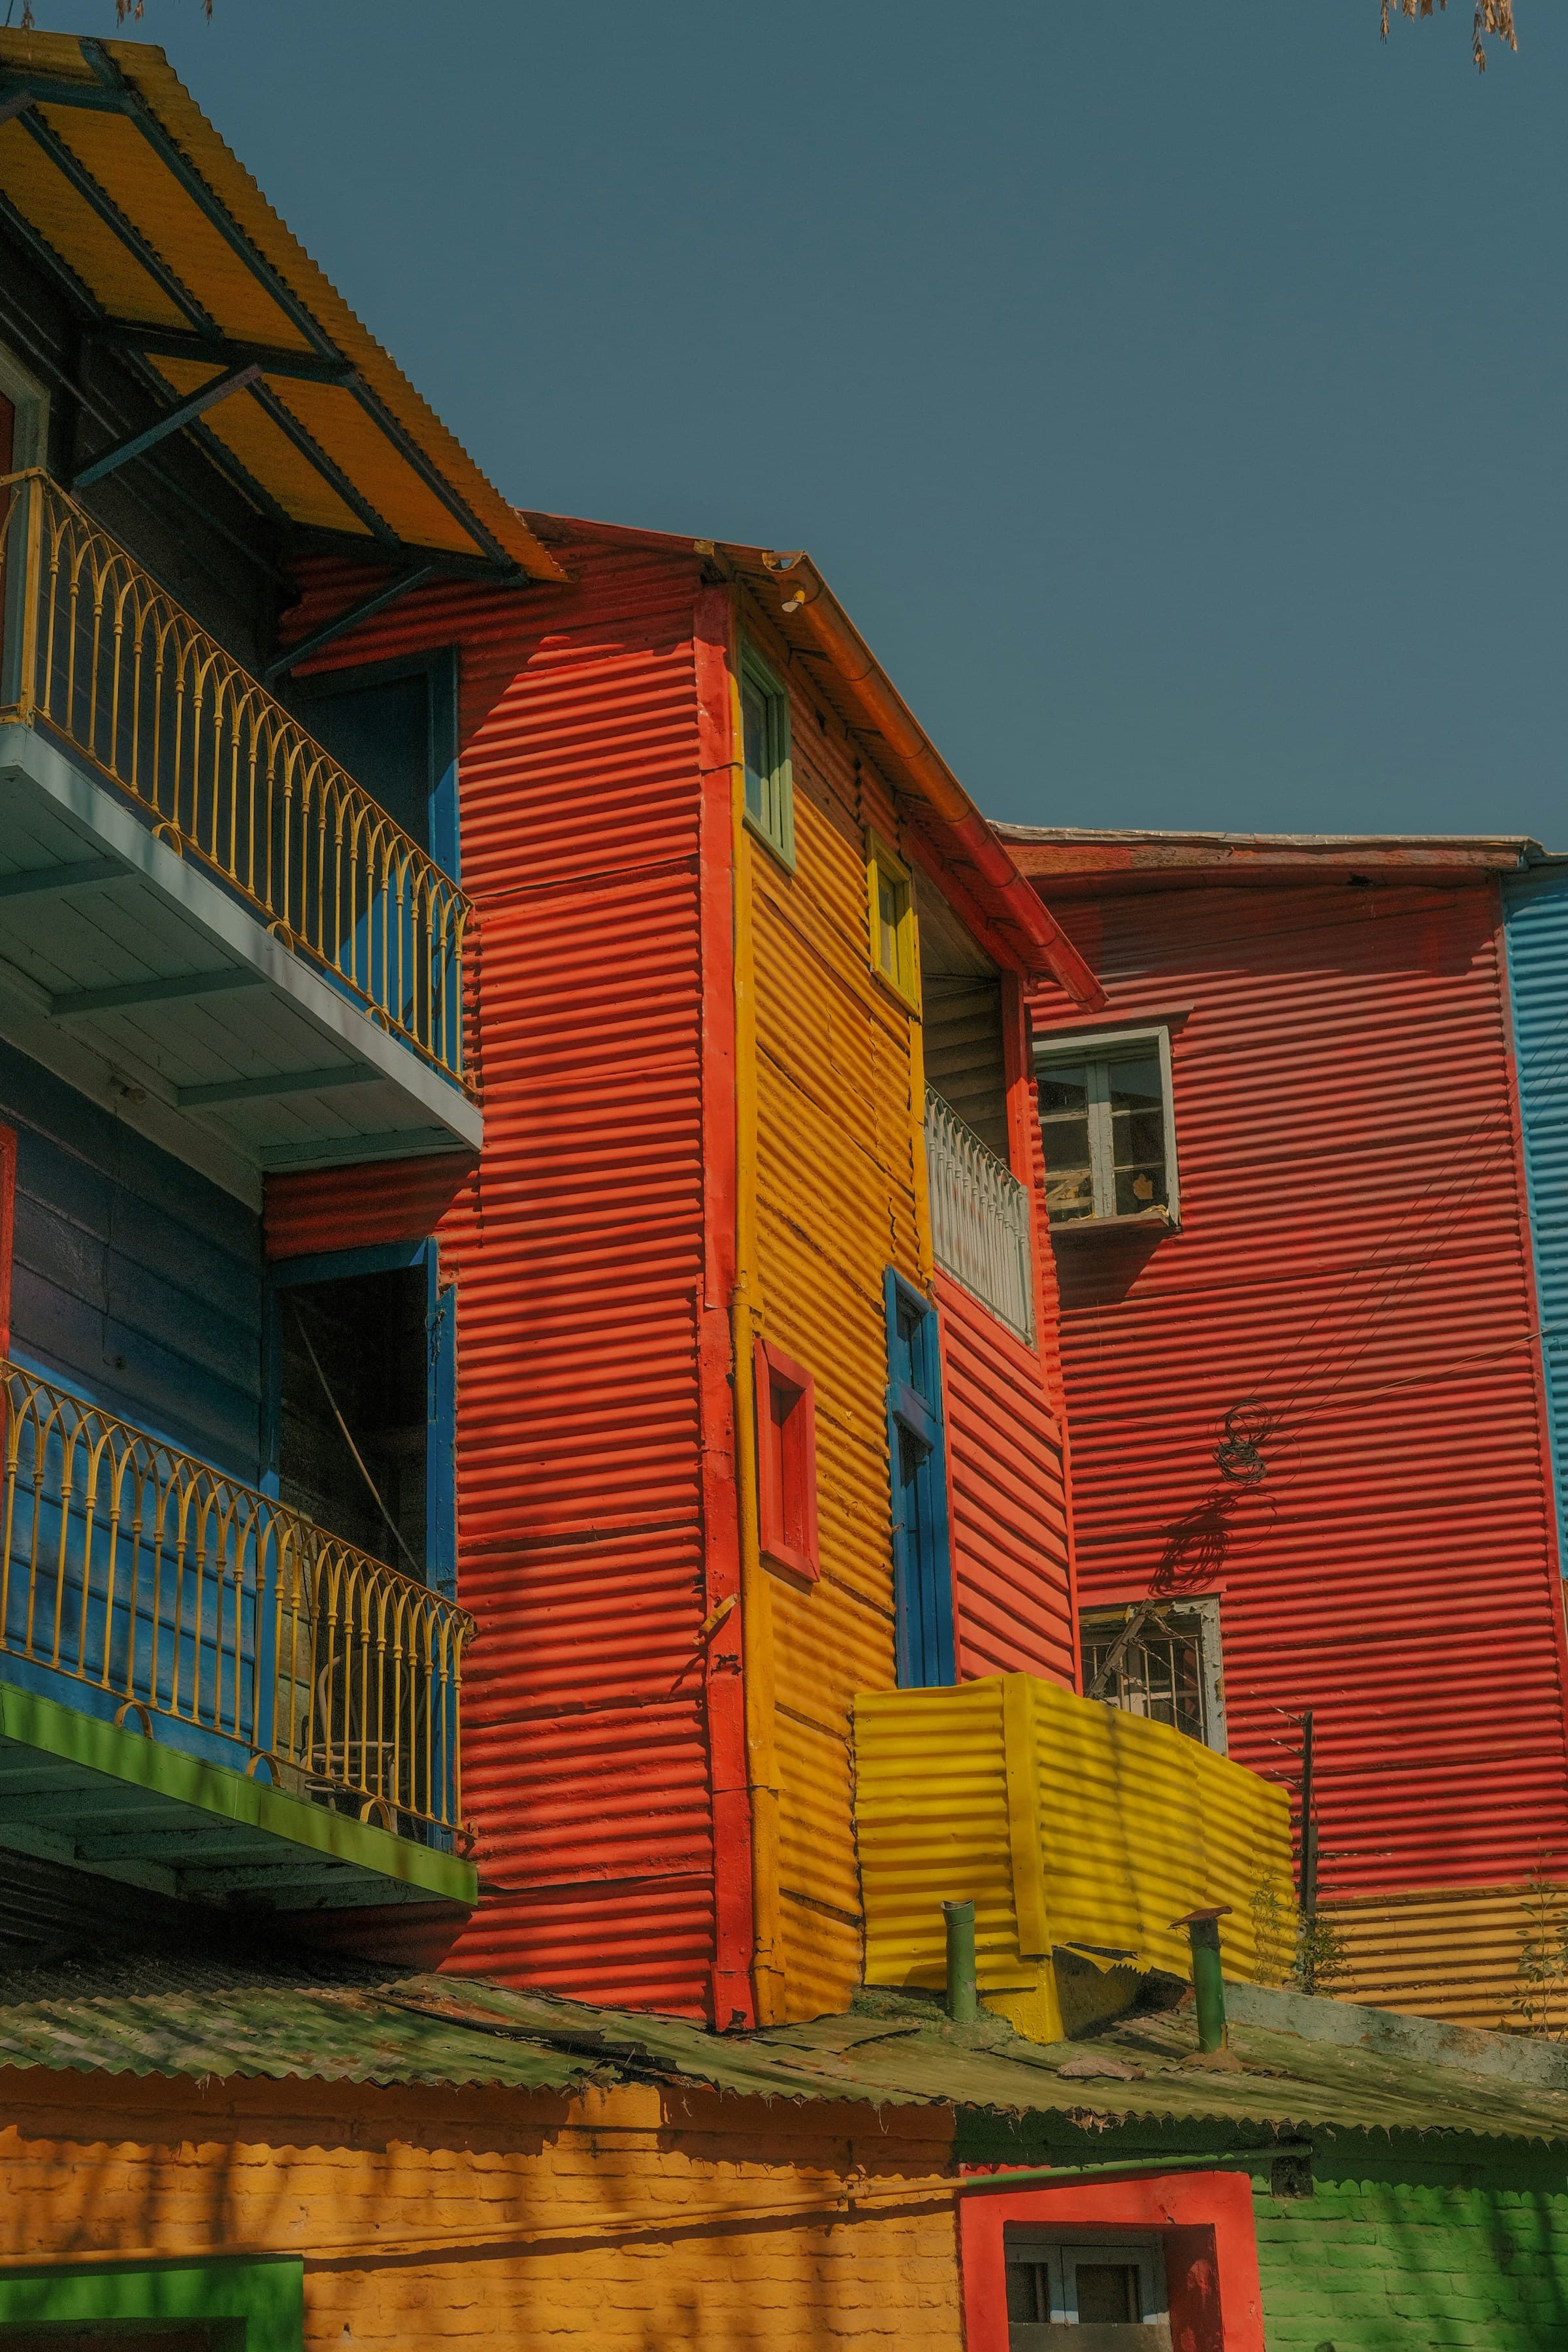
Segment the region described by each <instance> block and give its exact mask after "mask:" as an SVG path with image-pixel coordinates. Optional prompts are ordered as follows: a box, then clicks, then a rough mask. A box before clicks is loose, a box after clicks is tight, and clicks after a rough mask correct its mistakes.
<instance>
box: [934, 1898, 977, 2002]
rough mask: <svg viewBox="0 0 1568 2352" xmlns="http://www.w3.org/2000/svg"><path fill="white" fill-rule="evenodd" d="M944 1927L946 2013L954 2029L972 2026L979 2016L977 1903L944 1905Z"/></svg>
mask: <svg viewBox="0 0 1568 2352" xmlns="http://www.w3.org/2000/svg"><path fill="white" fill-rule="evenodd" d="M942 1925H943V1926H944V1927H945V1928H946V1929H947V2013H948V2015H949V2017H951V2018H952V2021H953V2023H954V2025H973V2023H974V2021H975V2019H976V2018H977V2017H978V2016H979V2014H980V1994H979V1990H978V1988H977V1986H976V1984H975V1980H974V1902H973V1896H966V1897H965V1898H964V1900H963V1902H962V1903H944V1904H943V1905H942Z"/></svg>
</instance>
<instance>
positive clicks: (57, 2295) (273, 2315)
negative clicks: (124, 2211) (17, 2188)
mask: <svg viewBox="0 0 1568 2352" xmlns="http://www.w3.org/2000/svg"><path fill="white" fill-rule="evenodd" d="M26 2261H27V2258H26V2254H23V2255H21V2256H20V2257H19V2258H16V2259H15V2260H14V2262H13V2263H12V2265H11V2266H10V2267H9V2268H8V2271H7V2274H6V2275H5V2277H4V2278H0V2327H5V2328H10V2327H48V2328H54V2327H62V2328H63V2327H68V2328H74V2329H97V2328H123V2329H125V2330H126V2331H127V2332H128V2333H130V2332H135V2331H138V2330H146V2329H147V2328H149V2327H153V2328H159V2327H162V2328H169V2327H191V2326H205V2328H206V2329H207V2330H208V2335H209V2341H210V2342H211V2343H212V2344H213V2345H214V2346H215V2347H217V2352H300V2345H301V2344H302V2343H303V2341H304V2329H305V2265H304V2263H303V2262H302V2261H301V2259H300V2256H299V2255H298V2254H292V2255H289V2254H280V2255H272V2256H268V2255H256V2254H251V2255H235V2256H231V2257H228V2258H226V2259H225V2258H223V2257H217V2258H215V2259H213V2260H211V2261H201V2260H196V2261H193V2260H192V2259H191V2257H190V2256H189V2255H184V2256H172V2257H170V2258H169V2259H167V2260H166V2261H163V2262H158V2261H152V2262H148V2261H140V2262H139V2261H137V2260H136V2259H135V2258H134V2257H131V2258H128V2259H127V2260H125V2261H123V2262H116V2261H112V2260H110V2261H107V2262H106V2261H102V2260H100V2261H97V2262H92V2263H90V2264H89V2263H88V2262H84V2263H83V2264H82V2266H81V2267H80V2268H79V2269H75V2268H72V2267H71V2266H69V2264H58V2265H57V2264H53V2263H51V2265H50V2267H49V2268H48V2269H47V2271H42V2272H40V2271H37V2270H35V2271H33V2272H31V2273H29V2272H28V2270H27V2267H26Z"/></svg>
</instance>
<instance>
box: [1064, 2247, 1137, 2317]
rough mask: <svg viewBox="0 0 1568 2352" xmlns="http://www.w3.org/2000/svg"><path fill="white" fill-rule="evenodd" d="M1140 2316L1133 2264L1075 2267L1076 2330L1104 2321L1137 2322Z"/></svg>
mask: <svg viewBox="0 0 1568 2352" xmlns="http://www.w3.org/2000/svg"><path fill="white" fill-rule="evenodd" d="M1142 2316H1143V2298H1142V2295H1141V2294H1140V2293H1139V2291H1138V2265H1137V2264H1136V2263H1079V2264H1078V2317H1079V2326H1080V2327H1091V2326H1095V2325H1096V2323H1099V2324H1100V2325H1101V2326H1103V2325H1105V2324H1106V2323H1107V2322H1108V2321H1109V2322H1110V2323H1112V2324H1114V2323H1115V2322H1117V2321H1121V2322H1125V2321H1127V2320H1133V2321H1137V2320H1140V2319H1142Z"/></svg>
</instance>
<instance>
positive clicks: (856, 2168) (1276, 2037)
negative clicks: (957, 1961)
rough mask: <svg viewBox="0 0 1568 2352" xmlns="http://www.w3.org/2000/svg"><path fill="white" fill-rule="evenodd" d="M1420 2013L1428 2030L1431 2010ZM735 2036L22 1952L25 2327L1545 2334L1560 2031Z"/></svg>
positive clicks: (1554, 2279)
mask: <svg viewBox="0 0 1568 2352" xmlns="http://www.w3.org/2000/svg"><path fill="white" fill-rule="evenodd" d="M1401 2030H1402V2035H1403V2038H1401ZM1231 2034H1232V2038H1231V2055H1232V2058H1233V2061H1234V2065H1233V2068H1232V2070H1231V2071H1226V2072H1223V2073H1215V2072H1212V2071H1205V2070H1204V2069H1202V2068H1200V2067H1196V2066H1194V2064H1193V2063H1191V2062H1192V2060H1193V2057H1194V2050H1193V2028H1192V2022H1191V2019H1190V2017H1186V2016H1184V2015H1183V2014H1182V2013H1181V2012H1179V2011H1178V2012H1172V2011H1159V2010H1145V2011H1142V2012H1138V2013H1133V2014H1131V2015H1129V2016H1128V2017H1126V2018H1125V2019H1123V2020H1122V2021H1120V2022H1119V2023H1116V2024H1114V2025H1111V2026H1110V2027H1107V2028H1105V2029H1102V2030H1101V2031H1100V2032H1099V2033H1097V2034H1096V2035H1095V2036H1094V2037H1093V2038H1092V2039H1089V2040H1085V2041H1082V2042H1077V2043H1073V2044H1068V2045H1061V2046H1058V2047H1057V2048H1056V2049H1054V2050H1049V2051H1046V2050H1041V2049H1038V2048H1037V2047H1033V2046H1032V2045H1030V2044H1029V2043H1027V2042H1020V2041H1018V2040H1017V2039H1016V2037H1015V2036H1014V2035H1012V2033H1011V2032H1009V2031H1008V2029H1007V2028H1006V2027H1005V2026H1004V2025H1001V2024H999V2023H998V2022H996V2021H989V2020H982V2021H980V2022H979V2023H978V2024H976V2025H971V2026H965V2025H960V2024H954V2023H952V2022H949V2021H944V2020H943V2019H942V2016H941V2012H940V2011H937V2010H934V2009H933V2008H932V2007H931V2005H930V2004H923V2005H922V2004H921V2002H920V2001H919V2000H910V1999H907V1998H906V1999H901V2000H900V1999H899V1998H897V1997H889V1998H885V1999H883V2000H881V2001H880V2002H876V2003H868V2004H867V2005H865V2006H864V2007H862V2008H860V2009H858V2010H857V2011H855V2012H853V2013H849V2014H845V2015H841V2016H837V2017H832V2018H824V2019H820V2020H816V2021H811V2022H806V2023H799V2024H795V2025H793V2026H781V2027H774V2028H772V2029H766V2030H763V2032H757V2033H752V2034H743V2035H715V2034H713V2033H711V2032H708V2031H707V2030H705V2029H703V2028H702V2027H700V2026H699V2025H697V2024H695V2023H690V2022H687V2021H681V2020H679V2019H670V2018H660V2017H652V2016H647V2015H637V2014H634V2013H629V2012H626V2011H605V2010H597V2009H592V2008H587V2007H584V2006H582V2005H579V2004H577V2003H574V2002H566V2001H561V2000H551V1999H549V1998H547V1997H544V1996H542V1995H539V1994H529V1993H518V1992H511V1991H508V1990H504V1989H502V1988H500V1987H499V1986H496V1985H493V1984H487V1983H483V1982H478V1981H473V1980H466V1981H465V1980H460V1979H454V1978H452V1977H450V1976H446V1975H443V1976H429V1975H414V1976H404V1975H400V1974H398V1973H397V1972H396V1971H395V1970H391V1971H389V1970H385V1969H383V1970H381V1971H379V1972H378V1971H376V1970H375V1969H372V1968H369V1967H367V1966H366V1965H364V1964H363V1962H357V1961H356V1962H344V1963H342V1964H341V1965H339V1966H337V1967H336V1968H334V1967H333V1966H332V1965H331V1961H330V1959H325V1960H324V1959H323V1958H321V1956H318V1957H317V1959H316V1960H315V1962H314V1963H312V1962H310V1960H309V1959H308V1958H301V1957H300V1955H299V1954H297V1953H296V1954H295V1955H293V1956H292V1957H291V1958H289V1959H287V1960H285V1959H284V1958H282V1957H281V1956H277V1955H275V1956H271V1957H268V1955H267V1954H266V1953H265V1952H264V1951H258V1949H257V1948H256V1941H255V1938H254V1937H252V1938H251V1939H250V1942H249V1946H248V1948H247V1949H246V1950H245V1951H243V1952H236V1951H235V1950H234V1949H233V1948H232V1946H228V1947H226V1946H225V1944H224V1943H223V1941H222V1940H221V1939H217V1940H215V1941H212V1942H209V1943H206V1944H201V1943H196V1944H195V1945H193V1941H192V1939H191V1937H190V1936H189V1934H188V1932H182V1933H181V1934H180V1935H179V1937H178V1939H177V1941H176V1942H175V1943H174V1944H173V1945H170V1946H163V1948H159V1945H158V1939H157V1937H156V1936H155V1935H154V1936H153V1937H152V1938H151V1939H150V1940H149V1941H148V1942H145V1943H143V1944H142V1945H141V1946H138V1945H137V1944H136V1942H135V1941H134V1940H132V1943H131V1944H130V1946H129V1948H127V1945H126V1944H125V1942H124V1941H123V1940H121V1942H120V1943H119V1945H118V1947H117V1948H115V1947H105V1948H100V1950H99V1951H98V1952H96V1953H90V1954H89V1953H82V1954H79V1956H77V1957H76V1958H74V1959H72V1958H65V1959H57V1960H56V1962H55V1963H54V1964H52V1965H51V1967H50V1968H49V1969H47V1971H43V1972H38V1971H34V1972H32V1973H31V1974H22V1975H17V1974H11V1975H8V1976H6V1977H5V1978H4V1979H0V2070H3V2071H0V2084H3V2085H4V2093H5V2096H4V2108H5V2116H4V2128H3V2129H0V2194H3V2196H4V2202H5V2214H6V2223H7V2226H6V2231H5V2248H4V2252H3V2253H0V2336H4V2337H5V2340H6V2341H7V2342H8V2343H9V2344H11V2345H13V2346H15V2347H16V2352H22V2347H32V2346H34V2345H39V2344H47V2343H49V2342H53V2343H56V2344H58V2342H59V2341H60V2340H61V2338H62V2337H64V2338H67V2339H68V2340H70V2341H74V2342H83V2341H85V2342H89V2343H91V2344H92V2345H93V2346H95V2347H98V2352H113V2346H114V2344H115V2343H116V2342H117V2341H123V2339H125V2338H127V2337H130V2338H131V2339H132V2343H134V2342H135V2341H137V2340H140V2341H141V2342H142V2344H143V2345H144V2344H145V2343H146V2341H147V2339H148V2338H149V2337H151V2338H153V2340H154V2341H156V2342H159V2343H161V2344H164V2345H168V2346H171V2347H172V2346H174V2345H176V2344H177V2345H179V2346H180V2347H185V2352H197V2347H202V2346H205V2345H213V2344H224V2343H234V2342H237V2341H240V2340H243V2341H244V2343H245V2345H246V2346H247V2347H248V2352H327V2347H342V2345H344V2344H366V2343H368V2344H372V2345H378V2346H379V2345H386V2346H392V2347H396V2346H402V2345H405V2344H408V2343H414V2342H417V2343H419V2344H422V2345H437V2346H439V2347H450V2352H457V2348H458V2347H464V2346H468V2345H473V2344H484V2345H489V2344H491V2343H494V2342H497V2341H502V2342H507V2341H511V2340H514V2339H517V2338H519V2337H524V2338H527V2337H532V2336H548V2337H549V2338H550V2340H551V2341H552V2342H557V2343H560V2344H562V2345H563V2346H564V2347H573V2346H575V2345H578V2344H582V2345H584V2346H590V2345H591V2346H595V2347H604V2346H608V2347H620V2346H626V2347H641V2346H645V2345H647V2344H649V2343H669V2342H679V2341H686V2340H698V2339H700V2341H702V2342H703V2343H704V2344H710V2345H717V2346H720V2347H735V2352H750V2347H758V2346H762V2345H764V2344H765V2345H770V2346H784V2347H795V2346H798V2347H807V2346H812V2347H816V2346H821V2345H824V2344H826V2345H837V2344H841V2343H844V2344H848V2343H854V2344H858V2345H861V2346H865V2345H868V2344H869V2345H871V2346H882V2345H887V2346H892V2345H894V2344H898V2345H910V2344H913V2345H916V2346H919V2347H926V2348H927V2352H960V2347H967V2352H1049V2347H1050V2346H1052V2345H1054V2344H1056V2343H1058V2342H1063V2343H1065V2342H1068V2336H1067V2334H1066V2333H1065V2331H1066V2330H1067V2329H1068V2328H1072V2329H1075V2330H1076V2331H1077V2332H1076V2334H1075V2335H1074V2336H1073V2337H1072V2339H1071V2340H1072V2341H1073V2342H1075V2343H1077V2344H1078V2345H1079V2346H1081V2347H1085V2352H1321V2347H1322V2346H1323V2345H1324V2344H1325V2343H1331V2344H1332V2345H1333V2346H1334V2347H1335V2352H1383V2347H1386V2346H1388V2345H1391V2344H1398V2345H1399V2346H1401V2347H1409V2352H1437V2347H1448V2346H1451V2345H1455V2344H1464V2345H1466V2346H1470V2347H1476V2352H1541V2347H1543V2346H1545V2345H1548V2344H1551V2343H1553V2342H1555V2341H1557V2340H1558V2339H1559V2337H1560V2336H1561V2333H1562V2329H1563V2321H1564V2316H1565V2315H1568V2080H1565V2077H1564V2069H1563V2058H1562V2053H1561V2052H1560V2051H1559V2050H1557V2049H1556V2048H1554V2047H1548V2046H1540V2047H1531V2048H1526V2047H1521V2046H1520V2045H1510V2044H1507V2043H1500V2042H1497V2041H1496V2040H1495V2039H1494V2038H1493V2037H1490V2036H1487V2035H1479V2034H1468V2035H1457V2034H1454V2033H1451V2032H1447V2030H1445V2029H1443V2028H1441V2027H1436V2026H1433V2025H1430V2024H1428V2023H1426V2022H1424V2021H1409V2022H1406V2021H1398V2020H1394V2019H1389V2018H1381V2019H1379V2018H1376V2017H1374V2016H1373V2015H1372V2013H1370V2012H1365V2011H1363V2012H1357V2011H1351V2010H1346V2009H1342V2008H1340V2007H1338V2005H1336V2004H1332V2003H1327V2002H1321V2001H1309V2000H1300V1999H1293V1998H1290V1997H1288V1996H1279V1995H1274V1996H1265V1995H1262V1994H1258V1993H1256V1992H1254V1993H1252V1994H1250V1995H1249V1996H1248V1997H1247V2004H1246V2013H1245V2016H1238V2017H1237V2021H1235V2023H1234V2024H1233V2026H1232V2029H1231Z"/></svg>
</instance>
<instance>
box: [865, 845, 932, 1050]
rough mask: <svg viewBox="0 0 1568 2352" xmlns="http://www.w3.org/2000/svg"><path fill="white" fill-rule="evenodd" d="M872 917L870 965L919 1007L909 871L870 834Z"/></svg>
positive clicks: (868, 859)
mask: <svg viewBox="0 0 1568 2352" xmlns="http://www.w3.org/2000/svg"><path fill="white" fill-rule="evenodd" d="M866 882H867V897H868V909H869V914H870V920H871V965H872V969H873V970H874V971H877V972H879V974H880V975H881V977H882V979H884V980H885V981H886V982H887V983H888V985H889V988H892V989H896V990H897V991H898V993H899V994H900V996H901V997H902V998H903V999H904V1001H905V1003H908V1004H912V1005H914V1006H916V1007H917V1008H918V1006H919V1004H920V995H921V981H920V950H919V933H918V929H917V927H916V922H915V899H914V891H913V889H912V888H911V887H910V871H909V867H908V866H904V865H903V864H901V863H900V860H899V859H898V858H896V857H895V856H894V855H893V853H892V851H891V850H890V849H889V848H888V847H887V845H886V844H885V843H883V842H880V841H879V840H878V839H877V836H876V835H875V834H873V835H871V836H870V839H869V844H868V849H867V855H866Z"/></svg>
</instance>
